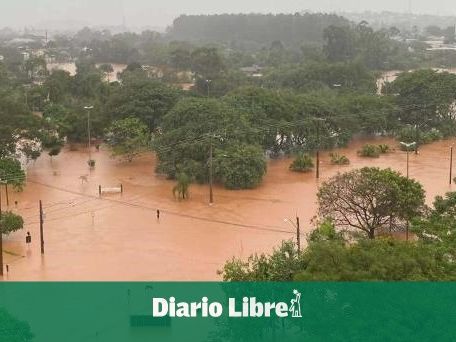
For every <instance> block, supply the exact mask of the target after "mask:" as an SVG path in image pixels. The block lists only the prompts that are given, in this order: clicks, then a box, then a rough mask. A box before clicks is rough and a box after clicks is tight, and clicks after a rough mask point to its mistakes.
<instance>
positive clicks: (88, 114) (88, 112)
mask: <svg viewBox="0 0 456 342" xmlns="http://www.w3.org/2000/svg"><path fill="white" fill-rule="evenodd" d="M84 109H85V110H87V137H88V146H89V161H88V163H89V166H92V151H91V136H90V110H91V109H93V106H85V107H84Z"/></svg>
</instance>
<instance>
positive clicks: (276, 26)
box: [168, 13, 349, 46]
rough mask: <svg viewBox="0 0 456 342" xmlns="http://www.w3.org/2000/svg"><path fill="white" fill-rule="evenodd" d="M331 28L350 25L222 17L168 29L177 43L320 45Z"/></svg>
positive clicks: (187, 20) (312, 18) (325, 19)
mask: <svg viewBox="0 0 456 342" xmlns="http://www.w3.org/2000/svg"><path fill="white" fill-rule="evenodd" d="M329 25H349V21H348V20H347V19H345V18H343V17H341V16H338V15H334V14H320V13H318V14H311V13H303V14H278V15H272V14H270V15H263V14H221V15H182V16H180V17H178V18H177V19H175V20H174V23H173V25H172V26H171V27H169V28H168V35H169V37H170V38H171V39H174V40H186V41H192V42H199V43H211V42H214V43H232V42H236V43H242V42H248V43H250V44H252V43H256V44H259V45H268V46H269V45H270V44H271V42H273V41H277V40H280V41H281V42H282V43H283V44H285V45H296V44H302V43H303V42H306V43H321V42H322V40H323V30H324V29H325V28H326V27H328V26H329Z"/></svg>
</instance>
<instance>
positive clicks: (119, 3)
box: [0, 0, 456, 27]
mask: <svg viewBox="0 0 456 342" xmlns="http://www.w3.org/2000/svg"><path fill="white" fill-rule="evenodd" d="M409 1H411V7H412V11H413V12H414V13H430V14H442V15H454V14H456V0H433V1H430V0H163V1H158V0H0V27H2V26H13V27H23V26H24V25H37V24H42V23H44V22H54V21H58V22H71V21H76V22H80V23H84V24H88V25H116V24H121V23H122V17H123V14H124V15H125V18H126V23H127V25H128V26H146V25H148V26H161V27H164V26H167V25H169V24H171V22H172V20H173V19H174V18H175V17H177V16H178V15H179V14H183V13H188V14H201V13H226V12H228V13H240V12H261V13H264V12H272V13H277V12H297V11H303V10H313V11H364V10H372V11H382V10H389V11H395V12H406V11H408V8H409Z"/></svg>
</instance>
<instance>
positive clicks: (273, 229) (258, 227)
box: [30, 181, 294, 234]
mask: <svg viewBox="0 0 456 342" xmlns="http://www.w3.org/2000/svg"><path fill="white" fill-rule="evenodd" d="M30 182H31V183H34V184H38V185H41V186H44V187H48V188H51V189H55V190H58V191H63V192H67V193H72V194H79V195H81V196H84V197H90V198H93V199H97V200H99V201H107V202H111V203H114V204H119V205H124V206H128V207H132V208H138V209H143V210H150V211H154V212H155V211H156V210H157V208H155V207H149V206H146V205H142V204H137V203H130V202H125V201H121V200H116V199H112V198H103V197H101V198H100V197H97V196H95V195H88V194H82V193H78V192H76V191H72V190H68V189H64V188H60V187H57V186H53V185H49V184H45V183H41V182H36V181H30ZM160 211H161V212H163V213H166V214H169V215H172V216H177V217H182V218H188V219H194V220H198V221H203V222H210V223H218V224H222V225H228V226H234V227H240V228H247V229H254V230H263V231H271V232H276V233H286V234H294V233H293V232H290V231H288V230H284V229H283V228H281V227H278V226H262V225H254V224H242V223H238V222H231V221H226V220H216V219H210V218H206V217H201V216H196V215H190V214H182V213H179V212H175V211H171V210H166V209H160Z"/></svg>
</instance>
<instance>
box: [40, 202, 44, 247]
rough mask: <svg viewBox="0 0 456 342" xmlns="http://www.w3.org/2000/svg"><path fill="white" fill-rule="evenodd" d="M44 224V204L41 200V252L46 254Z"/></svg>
mask: <svg viewBox="0 0 456 342" xmlns="http://www.w3.org/2000/svg"><path fill="white" fill-rule="evenodd" d="M43 224H44V217H43V204H42V203H41V200H40V241H41V254H44V232H43Z"/></svg>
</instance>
